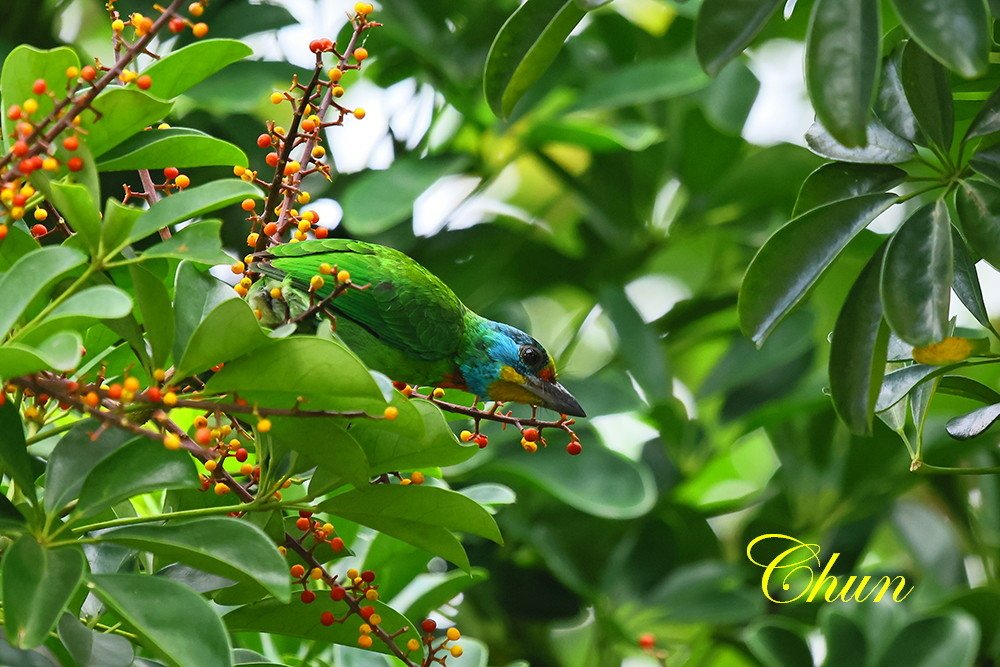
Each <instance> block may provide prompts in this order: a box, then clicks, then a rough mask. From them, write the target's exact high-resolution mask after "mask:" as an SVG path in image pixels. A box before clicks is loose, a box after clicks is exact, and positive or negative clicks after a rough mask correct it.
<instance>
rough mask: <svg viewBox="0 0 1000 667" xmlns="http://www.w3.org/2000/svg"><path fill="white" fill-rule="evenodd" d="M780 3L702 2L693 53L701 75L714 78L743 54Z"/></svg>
mask: <svg viewBox="0 0 1000 667" xmlns="http://www.w3.org/2000/svg"><path fill="white" fill-rule="evenodd" d="M781 5H782V2H781V0H705V1H704V2H703V3H702V4H701V10H700V11H699V12H698V21H697V23H696V24H695V49H696V51H697V53H698V60H699V61H700V62H701V66H702V67H703V68H705V71H706V72H708V73H709V74H710V75H712V76H715V75H716V74H718V73H719V71H720V70H721V69H722V68H723V66H724V65H725V64H726V63H728V62H729V61H730V60H732V59H733V58H735V57H736V56H738V55H739V54H740V53H742V52H743V49H745V48H746V47H747V46H749V45H750V42H751V41H753V38H754V37H756V36H757V33H759V32H760V31H761V29H762V28H763V27H764V24H765V23H767V21H768V19H770V18H771V17H772V16H773V15H774V14H775V13H777V11H778V8H779V7H781Z"/></svg>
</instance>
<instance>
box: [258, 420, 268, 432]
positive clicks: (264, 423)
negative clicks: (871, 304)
mask: <svg viewBox="0 0 1000 667" xmlns="http://www.w3.org/2000/svg"><path fill="white" fill-rule="evenodd" d="M257 430H258V431H260V432H261V433H267V432H268V431H270V430H271V420H270V419H267V418H264V419H261V420H260V421H259V422H257Z"/></svg>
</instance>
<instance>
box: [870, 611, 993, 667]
mask: <svg viewBox="0 0 1000 667" xmlns="http://www.w3.org/2000/svg"><path fill="white" fill-rule="evenodd" d="M978 647H979V626H978V625H976V622H975V620H973V619H972V618H970V617H969V616H966V615H964V614H962V615H959V614H957V613H953V614H951V615H949V616H933V617H931V618H924V619H920V620H917V621H913V622H912V623H910V624H909V625H907V626H906V627H905V628H903V629H902V630H901V631H900V632H899V633H898V634H897V635H896V636H895V638H894V639H893V640H892V643H891V644H889V647H888V648H887V649H886V650H885V652H884V653H883V654H882V659H881V660H880V661H879V663H878V665H879V667H892V666H893V665H911V666H912V667H940V666H941V665H948V666H949V667H971V666H972V665H973V664H975V660H976V654H977V652H978Z"/></svg>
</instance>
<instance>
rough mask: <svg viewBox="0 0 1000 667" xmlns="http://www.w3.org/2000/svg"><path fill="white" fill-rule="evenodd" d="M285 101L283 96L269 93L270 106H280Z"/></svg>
mask: <svg viewBox="0 0 1000 667" xmlns="http://www.w3.org/2000/svg"><path fill="white" fill-rule="evenodd" d="M284 101H285V96H284V95H282V94H281V93H271V104H281V103H282V102H284Z"/></svg>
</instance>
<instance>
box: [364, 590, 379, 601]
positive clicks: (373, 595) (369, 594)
mask: <svg viewBox="0 0 1000 667" xmlns="http://www.w3.org/2000/svg"><path fill="white" fill-rule="evenodd" d="M365 598H367V599H368V600H371V601H372V602H374V601H375V600H378V591H377V590H375V589H374V588H369V589H368V590H367V591H365Z"/></svg>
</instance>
